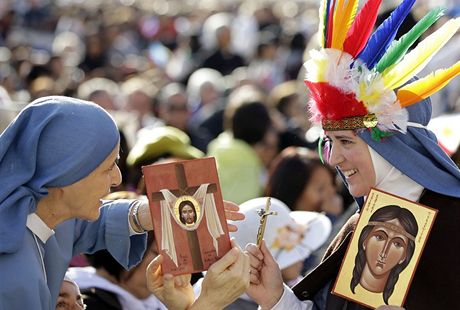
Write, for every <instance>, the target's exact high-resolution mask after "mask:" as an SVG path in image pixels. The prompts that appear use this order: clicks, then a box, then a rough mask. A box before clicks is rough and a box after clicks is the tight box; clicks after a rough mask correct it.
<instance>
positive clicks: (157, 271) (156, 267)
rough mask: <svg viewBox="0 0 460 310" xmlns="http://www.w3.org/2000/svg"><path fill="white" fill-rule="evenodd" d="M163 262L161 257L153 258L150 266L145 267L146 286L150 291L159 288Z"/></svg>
mask: <svg viewBox="0 0 460 310" xmlns="http://www.w3.org/2000/svg"><path fill="white" fill-rule="evenodd" d="M162 262H163V256H161V254H160V255H158V256H157V257H155V258H154V259H153V260H152V261H151V262H150V264H149V265H148V266H147V270H146V271H145V275H146V278H147V286H148V288H149V289H150V290H155V289H157V288H158V287H160V286H161V281H160V279H161V274H162V272H161V263H162Z"/></svg>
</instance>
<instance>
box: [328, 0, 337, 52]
mask: <svg viewBox="0 0 460 310" xmlns="http://www.w3.org/2000/svg"><path fill="white" fill-rule="evenodd" d="M335 3H336V0H332V4H331V8H330V10H329V18H328V22H327V39H326V48H330V47H331V42H332V29H334V15H335V14H334V11H335Z"/></svg>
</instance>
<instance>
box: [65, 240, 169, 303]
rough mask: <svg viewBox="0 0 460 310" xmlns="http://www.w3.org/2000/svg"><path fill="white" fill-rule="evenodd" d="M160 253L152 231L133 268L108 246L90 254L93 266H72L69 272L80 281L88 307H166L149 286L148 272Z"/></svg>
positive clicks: (88, 255) (88, 256)
mask: <svg viewBox="0 0 460 310" xmlns="http://www.w3.org/2000/svg"><path fill="white" fill-rule="evenodd" d="M157 255H158V252H157V250H156V243H155V240H154V236H153V233H149V235H148V238H147V250H146V252H145V253H144V256H143V258H142V261H141V262H140V263H139V264H138V265H137V266H135V267H133V268H132V269H130V270H126V269H125V268H123V266H121V265H120V264H119V263H118V262H117V261H116V260H115V259H114V258H113V257H112V255H110V253H109V252H108V251H107V250H100V251H97V252H96V253H93V254H87V258H88V261H89V262H90V265H91V266H89V267H75V268H69V270H68V271H67V275H68V276H70V277H71V278H72V279H74V280H75V282H77V284H78V285H79V287H80V289H81V291H82V294H83V295H84V302H85V304H86V305H87V309H88V310H91V309H97V310H104V309H107V310H108V309H112V310H115V309H119V310H129V309H138V310H141V309H149V310H163V309H166V307H165V306H164V305H163V304H162V303H161V302H160V301H159V300H158V299H157V298H156V297H155V296H154V295H152V293H151V292H150V291H149V290H148V288H147V284H146V275H145V272H146V270H147V266H148V264H149V263H150V261H151V260H152V259H153V258H155V256H157Z"/></svg>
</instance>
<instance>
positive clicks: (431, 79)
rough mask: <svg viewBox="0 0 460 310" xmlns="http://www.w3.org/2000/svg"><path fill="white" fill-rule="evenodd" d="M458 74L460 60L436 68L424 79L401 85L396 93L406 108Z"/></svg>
mask: <svg viewBox="0 0 460 310" xmlns="http://www.w3.org/2000/svg"><path fill="white" fill-rule="evenodd" d="M458 74H460V61H458V62H457V63H456V64H455V65H453V66H452V67H450V68H447V69H440V70H436V71H435V72H433V73H430V74H429V75H427V76H425V77H424V78H423V79H420V80H417V81H415V82H412V83H410V84H408V85H405V86H404V87H401V88H400V89H399V90H398V92H397V94H396V96H397V97H398V100H399V104H400V105H401V107H402V108H404V107H407V106H410V105H411V104H414V103H417V102H419V101H420V100H422V99H425V98H427V97H429V96H431V95H432V94H434V93H435V92H437V91H439V90H440V89H441V88H443V87H444V86H446V85H447V83H449V82H450V80H452V79H453V78H454V77H456V76H457V75H458Z"/></svg>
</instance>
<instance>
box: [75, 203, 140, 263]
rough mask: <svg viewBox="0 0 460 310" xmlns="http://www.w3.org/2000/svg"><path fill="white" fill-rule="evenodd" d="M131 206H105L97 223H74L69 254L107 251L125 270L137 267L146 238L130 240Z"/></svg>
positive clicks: (112, 204)
mask: <svg viewBox="0 0 460 310" xmlns="http://www.w3.org/2000/svg"><path fill="white" fill-rule="evenodd" d="M132 202H133V201H132V200H123V199H121V200H115V201H110V202H106V203H104V205H103V206H102V207H101V209H100V212H101V215H100V217H99V219H98V220H97V221H94V222H88V221H83V220H75V221H76V223H75V231H74V237H75V239H74V246H73V254H74V255H77V254H80V253H93V252H96V251H98V250H101V249H107V250H108V251H109V252H110V253H111V254H112V256H113V257H114V258H115V259H116V260H117V261H118V262H119V263H120V264H121V265H122V266H123V267H125V268H127V269H129V268H131V267H132V266H135V265H136V264H138V263H139V262H140V261H141V259H142V257H143V255H144V251H145V248H146V243H147V234H140V235H133V236H130V232H129V226H128V225H129V224H128V212H129V207H130V205H131V203H132Z"/></svg>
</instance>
